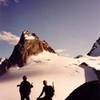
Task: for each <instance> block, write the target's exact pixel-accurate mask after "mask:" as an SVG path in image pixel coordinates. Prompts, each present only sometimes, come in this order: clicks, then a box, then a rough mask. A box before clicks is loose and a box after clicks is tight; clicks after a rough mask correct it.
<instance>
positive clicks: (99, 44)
mask: <svg viewBox="0 0 100 100" xmlns="http://www.w3.org/2000/svg"><path fill="white" fill-rule="evenodd" d="M87 55H89V56H100V37H99V38H98V40H97V41H96V42H95V43H94V45H93V46H92V49H91V50H90V52H89V53H88V54H87Z"/></svg>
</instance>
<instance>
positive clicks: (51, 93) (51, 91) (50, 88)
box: [48, 86, 55, 97]
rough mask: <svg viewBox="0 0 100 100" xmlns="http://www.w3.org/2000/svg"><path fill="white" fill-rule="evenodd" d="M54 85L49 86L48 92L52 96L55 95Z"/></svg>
mask: <svg viewBox="0 0 100 100" xmlns="http://www.w3.org/2000/svg"><path fill="white" fill-rule="evenodd" d="M54 92H55V91H54V87H52V86H48V94H49V96H50V97H53V96H54Z"/></svg>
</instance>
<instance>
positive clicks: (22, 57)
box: [8, 31, 56, 67]
mask: <svg viewBox="0 0 100 100" xmlns="http://www.w3.org/2000/svg"><path fill="white" fill-rule="evenodd" d="M43 50H45V51H48V52H51V53H56V52H55V51H54V49H52V48H51V47H50V46H49V45H48V43H47V42H46V41H45V40H43V41H41V40H40V38H39V37H38V36H37V35H36V34H35V33H30V32H28V31H25V32H22V34H21V37H20V40H19V42H18V44H17V45H16V46H15V47H14V50H13V52H12V54H11V56H10V57H9V59H8V67H11V66H14V65H17V66H19V67H22V66H24V65H25V64H26V62H27V59H28V57H29V56H31V55H37V54H39V53H41V52H43Z"/></svg>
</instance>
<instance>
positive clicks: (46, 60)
mask: <svg viewBox="0 0 100 100" xmlns="http://www.w3.org/2000/svg"><path fill="white" fill-rule="evenodd" d="M86 59H87V60H90V58H86V57H85V58H84V59H83V58H80V59H74V58H67V57H63V56H58V55H56V54H52V53H48V52H45V51H44V52H43V53H41V54H39V55H37V56H32V57H30V58H29V59H28V62H27V65H26V66H25V67H23V68H20V69H19V68H17V67H16V68H11V69H10V71H9V72H8V73H6V74H5V75H3V76H1V77H0V90H1V91H0V100H20V95H19V92H18V87H17V84H19V83H20V82H21V81H22V79H21V78H22V76H23V75H27V76H28V80H29V81H30V82H33V85H34V88H32V92H31V96H30V97H31V100H36V98H37V97H38V96H39V94H40V92H41V90H42V87H43V84H42V81H43V80H44V79H45V80H47V81H48V84H51V85H52V82H54V85H55V96H54V97H53V100H64V99H65V98H66V97H67V96H68V95H69V94H70V93H71V92H72V91H73V90H74V89H75V88H77V87H78V86H80V85H81V84H83V83H84V82H86V81H92V80H97V77H96V75H95V73H94V71H93V70H92V69H91V68H87V67H84V68H82V67H79V66H78V65H79V64H80V63H81V62H82V60H83V61H86ZM91 62H92V61H91ZM91 62H90V63H91ZM95 62H96V60H95ZM86 73H87V74H86ZM91 76H92V77H91Z"/></svg>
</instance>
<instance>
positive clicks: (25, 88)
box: [17, 76, 33, 100]
mask: <svg viewBox="0 0 100 100" xmlns="http://www.w3.org/2000/svg"><path fill="white" fill-rule="evenodd" d="M17 87H20V88H19V92H20V96H21V100H25V99H26V100H30V98H29V95H30V93H31V88H32V87H33V85H32V84H30V82H28V81H27V77H26V76H23V81H22V82H21V84H20V85H17Z"/></svg>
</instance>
